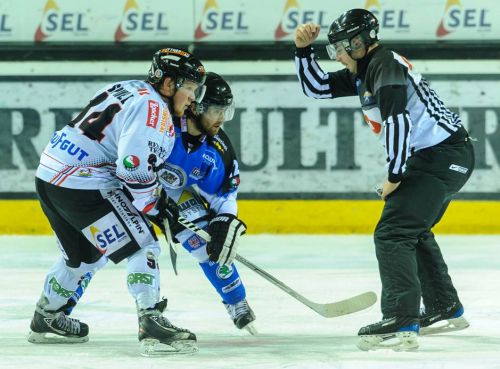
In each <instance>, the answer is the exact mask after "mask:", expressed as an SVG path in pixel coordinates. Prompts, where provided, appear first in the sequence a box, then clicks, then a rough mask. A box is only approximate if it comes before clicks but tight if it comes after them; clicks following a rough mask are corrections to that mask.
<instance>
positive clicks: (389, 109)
mask: <svg viewBox="0 0 500 369" xmlns="http://www.w3.org/2000/svg"><path fill="white" fill-rule="evenodd" d="M377 98H378V100H379V102H378V104H379V107H380V114H381V116H382V120H383V122H384V126H385V150H386V153H387V166H388V180H389V182H391V183H397V182H399V181H401V177H402V176H403V173H404V171H405V169H406V160H407V159H408V157H409V156H410V133H411V127H412V124H411V118H410V114H409V113H408V111H407V110H406V103H407V96H406V88H405V86H402V85H392V86H384V87H381V88H380V89H379V90H378V92H377Z"/></svg>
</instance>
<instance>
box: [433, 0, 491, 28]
mask: <svg viewBox="0 0 500 369" xmlns="http://www.w3.org/2000/svg"><path fill="white" fill-rule="evenodd" d="M486 15H487V10H486V9H479V8H464V7H463V6H462V4H461V3H460V0H448V2H447V3H446V7H445V9H444V14H443V18H442V19H441V22H440V23H439V25H438V28H437V30H436V36H437V37H444V36H446V35H449V34H450V33H452V32H454V31H456V30H457V29H469V30H478V31H490V30H491V23H488V21H487V19H486Z"/></svg>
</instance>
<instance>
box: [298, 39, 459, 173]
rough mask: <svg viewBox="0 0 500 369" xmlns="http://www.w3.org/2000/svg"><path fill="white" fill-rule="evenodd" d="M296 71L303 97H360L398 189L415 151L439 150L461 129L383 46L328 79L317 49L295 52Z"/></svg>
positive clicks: (416, 77)
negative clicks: (353, 68) (354, 68)
mask: <svg viewBox="0 0 500 369" xmlns="http://www.w3.org/2000/svg"><path fill="white" fill-rule="evenodd" d="M295 68H296V71H297V75H298V77H299V80H300V84H301V86H302V90H303V92H304V94H306V95H307V96H309V97H313V98H315V99H333V98H337V97H343V96H356V95H357V96H359V99H360V102H361V107H362V109H363V115H364V117H365V120H366V121H367V123H368V124H370V126H371V127H372V129H373V130H374V132H375V133H377V134H380V135H381V137H380V138H381V141H382V143H383V145H384V147H385V150H386V154H387V168H388V179H389V181H390V182H393V183H396V182H399V181H400V180H401V176H402V174H403V172H404V171H405V168H406V160H407V159H408V158H409V157H410V155H411V153H412V152H414V151H418V150H422V149H424V148H427V147H431V146H434V145H436V144H438V143H440V142H442V141H444V140H445V139H446V138H448V137H449V136H450V135H451V134H452V133H454V132H456V131H457V130H458V128H459V127H460V126H461V121H460V118H459V116H458V115H457V114H455V113H453V112H452V111H450V110H449V109H448V108H446V106H445V105H444V103H443V102H442V101H441V99H440V98H439V97H438V95H437V94H436V92H435V91H434V90H433V89H432V88H430V86H429V84H428V83H427V81H426V80H425V79H424V78H423V77H422V76H421V75H420V74H419V73H418V72H416V71H415V70H414V68H413V66H412V64H410V63H409V62H408V60H406V59H405V58H404V57H402V56H400V55H398V54H397V53H395V52H393V51H390V50H387V49H385V48H384V47H382V46H377V47H376V48H375V49H373V50H372V51H370V53H369V54H368V55H367V56H366V57H365V58H363V60H362V61H358V73H357V75H353V74H352V73H350V72H349V71H348V70H347V69H342V70H339V71H337V72H333V73H325V72H324V71H323V70H322V69H321V67H320V66H319V64H318V63H317V60H316V57H315V55H314V50H313V49H312V47H310V46H309V47H306V48H300V49H297V50H296V56H295Z"/></svg>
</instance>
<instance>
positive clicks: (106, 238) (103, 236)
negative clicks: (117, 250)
mask: <svg viewBox="0 0 500 369" xmlns="http://www.w3.org/2000/svg"><path fill="white" fill-rule="evenodd" d="M90 233H91V234H92V237H93V238H94V241H95V246H96V247H97V249H99V250H100V251H101V253H103V254H104V253H105V252H106V249H107V247H108V246H110V245H112V244H113V243H115V242H119V241H121V240H123V239H124V238H125V237H128V236H127V233H126V232H125V231H123V230H121V227H120V226H119V225H118V224H115V225H113V226H112V227H110V228H107V229H105V230H104V231H102V232H101V230H100V229H99V228H97V227H94V226H90Z"/></svg>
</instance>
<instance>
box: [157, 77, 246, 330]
mask: <svg viewBox="0 0 500 369" xmlns="http://www.w3.org/2000/svg"><path fill="white" fill-rule="evenodd" d="M205 87H206V91H205V95H204V97H203V100H202V101H201V102H194V103H193V104H192V106H191V108H190V109H188V110H186V116H184V117H182V118H180V119H179V118H177V117H175V118H174V126H175V137H176V138H175V146H174V149H173V151H172V153H171V154H170V156H169V157H168V159H167V160H166V162H165V163H164V165H163V167H162V169H161V171H160V173H162V174H161V177H160V181H161V183H162V185H164V187H165V189H167V194H168V196H169V197H171V198H173V199H175V200H176V201H177V203H178V206H179V209H180V215H182V216H183V217H184V218H186V219H188V220H190V221H192V222H194V223H196V224H197V225H198V226H199V227H200V228H204V229H206V230H207V231H208V233H209V234H210V235H211V241H210V242H209V243H208V244H207V242H206V241H204V240H203V239H202V238H201V237H199V236H197V235H196V234H195V233H193V232H192V231H190V230H188V229H186V228H184V227H183V226H181V225H180V224H178V223H177V224H175V223H174V224H172V227H171V228H172V232H173V234H174V235H175V238H176V239H177V240H178V241H179V242H180V243H181V244H182V245H183V247H184V248H185V249H186V250H187V251H189V252H190V253H191V255H192V256H194V257H195V258H196V259H197V260H198V262H199V264H200V267H201V269H202V270H203V272H204V273H205V276H206V277H207V279H208V280H209V281H210V283H211V284H212V285H213V287H214V288H215V289H216V291H217V292H218V294H219V296H220V297H221V299H222V302H223V304H224V306H225V307H226V309H227V311H228V313H229V315H230V317H231V319H232V320H233V322H234V325H235V326H236V327H237V328H239V329H246V330H248V331H249V332H250V333H252V334H254V333H255V332H256V330H255V328H254V327H253V323H252V322H253V321H254V320H255V314H254V313H253V311H252V309H251V308H250V306H249V305H248V302H247V299H246V291H245V287H244V285H243V282H242V280H241V277H240V275H239V273H238V270H237V268H236V266H235V265H234V263H233V259H234V257H235V255H236V250H237V247H238V244H239V237H240V236H241V234H243V233H244V232H245V229H246V226H245V224H244V223H243V222H242V221H241V220H240V219H238V217H237V209H238V206H237V203H236V196H237V190H238V185H239V183H240V177H239V170H238V161H237V158H236V155H235V152H234V149H233V147H232V144H231V142H230V140H229V138H228V137H227V135H226V134H225V133H224V131H223V130H222V129H221V125H222V124H223V123H224V122H227V121H229V120H231V119H232V117H233V114H234V101H233V94H232V92H231V88H230V86H229V84H228V83H227V82H226V81H225V80H224V79H223V78H222V77H221V76H220V75H218V74H216V73H212V72H209V73H207V78H206V82H205ZM157 223H161V222H157Z"/></svg>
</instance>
